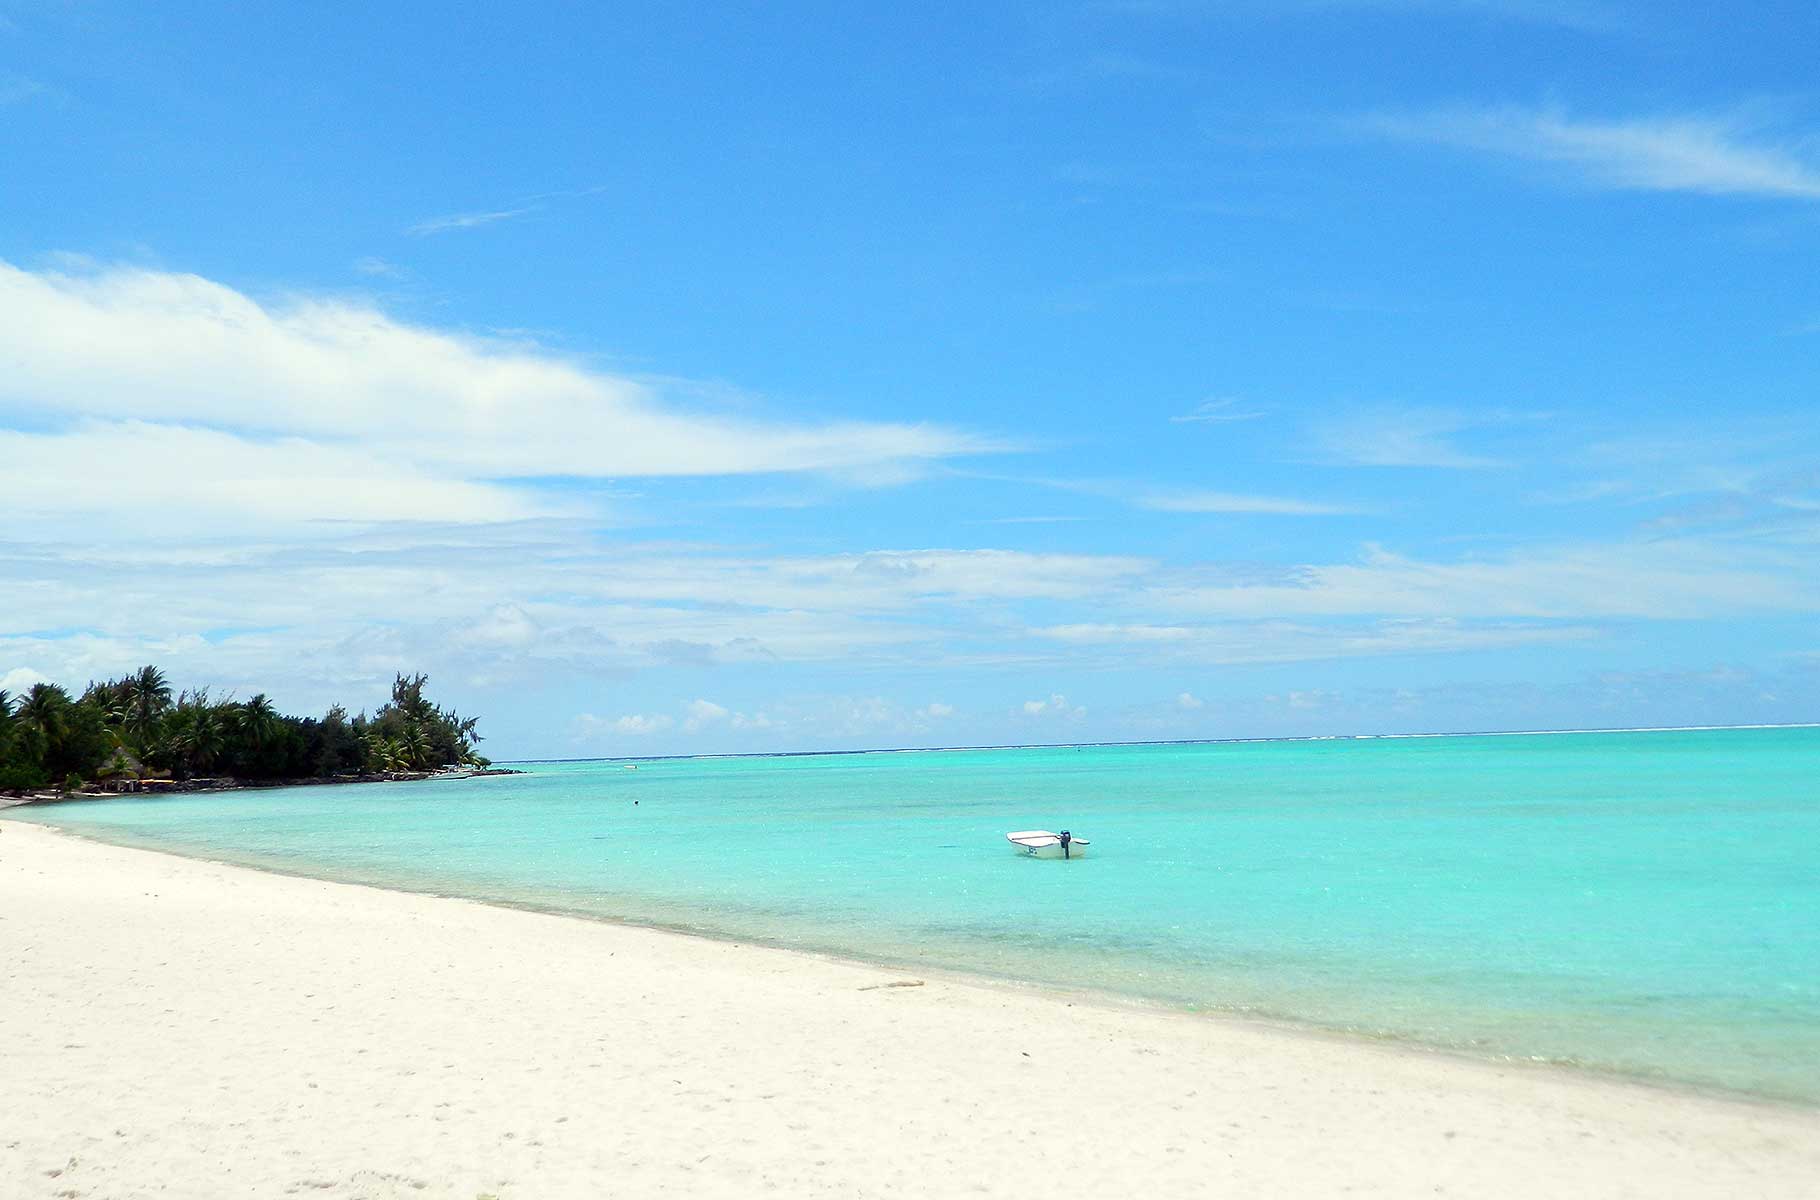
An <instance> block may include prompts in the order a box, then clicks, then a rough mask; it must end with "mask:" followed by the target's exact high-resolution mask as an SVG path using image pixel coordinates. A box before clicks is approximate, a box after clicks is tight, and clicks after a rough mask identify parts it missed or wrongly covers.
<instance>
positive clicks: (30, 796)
mask: <svg viewBox="0 0 1820 1200" xmlns="http://www.w3.org/2000/svg"><path fill="white" fill-rule="evenodd" d="M529 773H530V772H528V771H517V770H513V769H512V768H510V767H481V768H474V769H471V770H470V769H463V770H460V771H383V772H373V773H366V774H361V775H329V776H321V775H312V776H309V777H307V778H302V779H236V778H234V777H232V776H226V775H223V776H207V777H203V778H198V779H173V780H164V779H154V780H143V779H141V780H134V781H133V782H134V783H136V784H138V785H139V786H138V787H136V788H134V789H132V790H119V789H116V790H112V791H89V790H86V789H85V790H83V791H80V792H64V791H59V790H56V789H53V788H38V789H35V790H31V791H21V792H12V793H7V792H0V810H3V809H8V808H20V807H23V806H25V805H30V804H64V803H77V802H80V801H88V800H119V799H122V798H124V797H127V796H188V795H194V794H196V793H199V792H256V791H271V790H273V789H275V788H294V787H348V786H352V785H354V784H361V783H423V782H427V781H431V780H453V779H479V778H481V777H483V776H489V775H527V774H529ZM147 783H151V784H153V785H154V786H152V787H150V788H147V787H146V786H145V784H147Z"/></svg>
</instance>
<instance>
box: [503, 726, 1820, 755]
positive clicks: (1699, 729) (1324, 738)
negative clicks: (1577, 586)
mask: <svg viewBox="0 0 1820 1200" xmlns="http://www.w3.org/2000/svg"><path fill="white" fill-rule="evenodd" d="M1737 729H1820V721H1766V722H1757V723H1752V724H1743V725H1634V726H1625V725H1619V726H1607V727H1597V728H1588V729H1458V730H1440V731H1428V732H1416V733H1305V734H1297V735H1295V736H1292V737H1230V738H1150V739H1138V740H1134V741H1105V742H1001V743H992V744H986V745H978V746H870V747H866V748H863V749H858V750H737V751H717V752H712V753H705V754H605V755H587V756H584V757H580V758H500V759H494V760H493V761H494V762H496V763H499V764H502V765H503V764H518V765H523V764H526V763H585V762H689V761H694V760H700V759H714V758H824V757H832V756H835V755H853V754H957V753H965V752H968V751H986V750H1085V749H1090V748H1091V749H1115V748H1117V747H1120V746H1239V745H1256V744H1263V743H1271V742H1372V741H1394V740H1399V739H1404V740H1406V739H1414V738H1467V737H1567V736H1576V735H1586V734H1599V733H1715V732H1722V731H1725V730H1737Z"/></svg>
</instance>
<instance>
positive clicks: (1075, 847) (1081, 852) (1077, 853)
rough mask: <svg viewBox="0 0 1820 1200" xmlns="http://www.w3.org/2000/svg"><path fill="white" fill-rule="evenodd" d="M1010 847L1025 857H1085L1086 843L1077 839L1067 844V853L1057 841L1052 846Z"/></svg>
mask: <svg viewBox="0 0 1820 1200" xmlns="http://www.w3.org/2000/svg"><path fill="white" fill-rule="evenodd" d="M1012 849H1013V850H1016V851H1017V852H1018V853H1019V854H1021V855H1022V856H1023V857H1025V858H1086V857H1087V845H1086V843H1084V842H1082V841H1080V840H1078V839H1077V840H1075V841H1074V842H1072V843H1071V844H1070V845H1069V847H1068V853H1066V854H1063V853H1062V844H1061V843H1060V842H1057V843H1056V844H1055V845H1053V846H1017V845H1014V846H1012Z"/></svg>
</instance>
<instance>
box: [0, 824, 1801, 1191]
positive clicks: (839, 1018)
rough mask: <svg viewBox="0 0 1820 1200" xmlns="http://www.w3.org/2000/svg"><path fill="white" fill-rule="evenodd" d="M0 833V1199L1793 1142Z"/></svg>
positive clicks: (1761, 1125)
mask: <svg viewBox="0 0 1820 1200" xmlns="http://www.w3.org/2000/svg"><path fill="white" fill-rule="evenodd" d="M914 978H916V977H915V976H906V975H904V974H903V973H901V972H895V971H890V970H885V969H881V968H874V967H869V966H864V965H857V964H850V963H842V962H832V961H826V960H823V959H820V958H816V957H813V956H808V955H802V954H796V953H790V952H787V951H779V950H773V949H767V948H759V947H752V946H738V945H732V944H726V943H720V942H715V941H710V940H704V939H697V938H690V937H684V936H680V935H675V934H669V933H662V932H654V931H649V930H643V929H636V928H625V927H620V926H614V925H608V924H602V923H598V922H591V921H585V920H578V919H570V918H564V917H555V916H545V915H540V914H535V913H528V912H520V911H515V910H510V909H503V908H494V907H488V906H485V905H480V904H474V903H469V902H465V901H460V900H450V899H439V898H433V897H426V896H417V895H408V894H403V893H395V892H387V891H381V890H375V889H370V888H362V887H353V886H348V885H343V884H335V883H325V882H319V881H314V880H307V879H297V878H290V877H284V876H278V875H270V874H264V873H261V872H257V871H251V870H246V869H242V868H238V867H230V866H221V865H216V864H212V863H205V862H198V861H192V860H187V859H183V858H178V857H172V856H168V855H162V854H155V853H149V852H144V851H138V850H129V849H121V848H115V847H109V846H104V845H99V844H95V843H91V842H87V841H83V840H80V839H77V838H74V837H69V836H65V835H62V834H59V833H56V832H53V831H50V830H46V829H43V828H39V827H36V826H32V825H27V824H22V823H19V822H15V821H5V822H0V1012H3V1013H4V1020H5V1031H4V1035H3V1037H0V1095H3V1100H0V1113H3V1114H4V1115H3V1117H0V1194H4V1195H6V1196H8V1197H18V1198H19V1200H27V1198H37V1197H122V1198H124V1197H141V1196H163V1197H184V1198H186V1200H200V1198H205V1197H248V1196H320V1197H356V1196H359V1197H457V1198H459V1200H478V1198H481V1197H497V1198H498V1200H514V1198H524V1200H548V1198H554V1197H604V1196H614V1197H628V1196H656V1195H679V1196H680V1195H687V1196H741V1197H743V1196H753V1195H760V1194H776V1195H781V1196H793V1197H794V1196H847V1197H854V1196H861V1197H870V1196H917V1197H922V1196H982V1195H983V1196H1020V1197H1021V1196H1044V1197H1055V1196H1094V1197H1121V1196H1144V1197H1163V1196H1208V1195H1246V1196H1327V1195H1340V1194H1342V1193H1343V1194H1347V1195H1353V1196H1361V1195H1362V1196H1413V1195H1425V1196H1426V1195H1455V1196H1472V1197H1494V1196H1569V1195H1571V1196H1581V1197H1585V1196H1638V1197H1644V1196H1647V1197H1668V1196H1688V1197H1693V1196H1701V1197H1709V1196H1740V1197H1742V1196H1750V1197H1774V1196H1789V1197H1794V1196H1812V1195H1814V1194H1815V1188H1816V1181H1817V1180H1820V1113H1815V1112H1811V1111H1807V1110H1799V1109H1789V1108H1781V1107H1776V1106H1772V1105H1758V1104H1751V1103H1746V1102H1742V1101H1732V1100H1726V1099H1721V1098H1711V1097H1703V1096H1696V1095H1687V1094H1679V1093H1675V1092H1670V1091H1665V1090H1658V1089H1653V1088H1648V1087H1644V1086H1637V1085H1631V1084H1627V1083H1623V1082H1618V1081H1608V1080H1603V1079H1597V1078H1590V1077H1585V1076H1581V1075H1578V1074H1575V1073H1572V1072H1567V1071H1562V1070H1553V1069H1546V1068H1534V1067H1526V1066H1500V1065H1497V1064H1491V1063H1479V1062H1473V1061H1467V1060H1462V1059H1456V1058H1452V1057H1449V1056H1445V1055H1439V1054H1429V1053H1424V1052H1420V1051H1414V1050H1409V1049H1404V1048H1399V1047H1392V1046H1384V1045H1376V1044H1367V1043H1355V1042H1351V1041H1348V1040H1345V1039H1341V1038H1329V1037H1322V1036H1317V1035H1312V1034H1300V1033H1296V1032H1294V1031H1287V1030H1279V1029H1275V1028H1270V1027H1265V1026H1256V1025H1250V1024H1247V1023H1243V1022H1237V1021H1228V1020H1215V1019H1208V1018H1204V1017H1193V1016H1187V1015H1177V1014H1170V1013H1164V1012H1154V1011H1146V1010H1139V1009H1125V1008H1119V1007H1116V1006H1112V1005H1100V1004H1093V1003H1087V1002H1084V1001H1081V1000H1079V999H1076V998H1070V997H1064V996H1056V995H1049V994H1044V993H1040V992H1035V991H1024V990H1019V989H1015V988H1010V987H999V986H992V985H988V984H984V983H981V984H975V983H970V982H966V981H960V980H952V979H938V978H926V979H925V981H924V983H923V985H922V986H914V987H899V986H889V985H891V984H894V983H898V982H902V981H907V980H911V979H914Z"/></svg>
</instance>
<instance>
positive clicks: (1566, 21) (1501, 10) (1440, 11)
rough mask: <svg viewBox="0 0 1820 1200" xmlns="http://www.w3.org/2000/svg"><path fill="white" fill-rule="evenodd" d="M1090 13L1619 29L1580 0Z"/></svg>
mask: <svg viewBox="0 0 1820 1200" xmlns="http://www.w3.org/2000/svg"><path fill="white" fill-rule="evenodd" d="M1091 8H1092V11H1095V12H1098V13H1101V14H1105V15H1122V16H1150V17H1168V18H1175V19H1201V18H1210V17H1220V18H1224V19H1233V18H1251V19H1284V18H1290V17H1313V16H1320V15H1323V14H1327V13H1335V12H1349V11H1353V12H1363V13H1381V14H1384V15H1386V16H1410V17H1460V18H1478V19H1485V20H1496V21H1511V22H1517V23H1522V24H1529V25H1543V26H1553V27H1556V28H1560V29H1568V30H1576V31H1579V32H1583V33H1609V32H1612V31H1614V30H1618V29H1622V28H1623V27H1624V25H1625V22H1624V19H1623V18H1622V16H1621V15H1620V14H1619V13H1618V12H1617V11H1616V10H1615V9H1614V8H1613V7H1612V6H1611V5H1609V4H1597V3H1587V2H1584V0H1099V2H1098V3H1095V4H1093V5H1092V6H1091Z"/></svg>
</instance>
